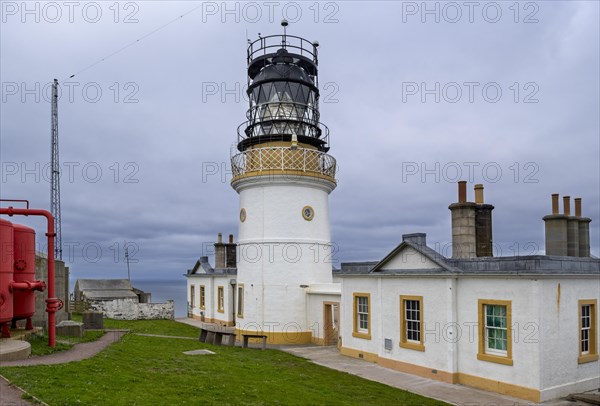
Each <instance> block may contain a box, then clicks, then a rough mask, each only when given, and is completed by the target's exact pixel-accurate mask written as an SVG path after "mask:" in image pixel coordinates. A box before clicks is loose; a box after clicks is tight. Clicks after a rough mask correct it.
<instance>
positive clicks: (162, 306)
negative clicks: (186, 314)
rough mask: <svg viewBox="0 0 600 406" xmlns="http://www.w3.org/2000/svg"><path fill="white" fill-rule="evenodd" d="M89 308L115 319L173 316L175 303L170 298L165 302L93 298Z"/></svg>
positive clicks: (172, 317)
mask: <svg viewBox="0 0 600 406" xmlns="http://www.w3.org/2000/svg"><path fill="white" fill-rule="evenodd" d="M89 309H90V310H94V311H98V312H102V313H103V314H104V317H107V318H109V319H117V320H152V319H174V318H175V304H174V302H173V301H172V300H167V302H166V303H139V302H138V300H137V299H113V300H95V301H90V302H89Z"/></svg>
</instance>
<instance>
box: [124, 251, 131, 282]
mask: <svg viewBox="0 0 600 406" xmlns="http://www.w3.org/2000/svg"><path fill="white" fill-rule="evenodd" d="M125 262H127V279H128V280H129V282H131V272H130V271H129V246H128V245H127V243H125Z"/></svg>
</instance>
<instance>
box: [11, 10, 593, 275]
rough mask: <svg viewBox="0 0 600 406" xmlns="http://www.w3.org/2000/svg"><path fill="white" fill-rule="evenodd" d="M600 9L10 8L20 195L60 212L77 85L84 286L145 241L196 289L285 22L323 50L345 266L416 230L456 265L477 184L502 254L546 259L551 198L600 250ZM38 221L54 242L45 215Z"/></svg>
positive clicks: (71, 189) (77, 242) (153, 264)
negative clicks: (451, 246) (56, 188)
mask: <svg viewBox="0 0 600 406" xmlns="http://www.w3.org/2000/svg"><path fill="white" fill-rule="evenodd" d="M598 4H599V3H598V2H594V1H580V2H578V1H565V2H560V1H537V2H519V3H516V2H513V1H510V2H485V1H484V2H473V3H472V5H469V6H466V5H464V3H463V2H458V3H452V2H450V3H447V2H433V1H432V2H427V3H426V5H425V6H424V3H422V2H393V1H383V2H377V1H369V2H361V1H352V2H339V1H338V2H320V3H317V2H277V1H275V2H250V3H241V2H237V3H236V2H231V3H227V4H225V3H222V2H204V3H201V2H193V1H181V2H166V1H165V2H163V1H141V2H140V1H135V2H120V3H115V2H85V1H84V2H73V4H72V5H70V3H68V2H67V3H65V2H53V3H44V2H28V3H22V2H13V1H3V2H2V3H1V7H2V25H1V42H0V45H1V81H2V104H1V120H0V130H1V144H0V146H1V151H0V158H1V161H2V179H1V184H0V187H1V195H2V198H19V199H23V198H24V199H29V200H30V201H31V204H32V206H33V207H36V208H46V209H49V200H50V193H49V182H48V174H47V165H48V161H49V157H50V105H49V94H50V93H49V92H50V88H49V83H50V82H51V80H52V79H53V78H57V79H58V80H59V81H60V82H61V91H62V94H61V99H60V104H59V122H60V124H59V127H60V159H61V162H62V164H63V166H62V182H61V188H62V216H63V222H62V227H63V244H65V246H64V247H63V258H64V259H65V260H66V262H67V263H68V264H69V265H70V267H71V271H72V275H73V276H74V277H76V278H84V277H85V278H100V277H123V276H126V274H127V271H126V266H125V264H124V263H123V245H124V244H125V242H128V243H129V244H130V247H131V248H130V253H131V257H132V259H133V260H134V261H136V262H134V263H133V264H132V265H131V267H132V274H133V276H134V278H154V279H177V278H181V274H182V273H184V272H185V271H186V269H188V268H190V267H192V266H193V263H194V262H195V260H196V259H197V258H198V257H200V256H201V255H209V254H210V253H211V252H212V246H211V244H212V242H214V240H215V238H216V234H217V233H218V232H223V233H224V234H229V233H234V234H237V222H238V197H237V194H236V193H235V191H233V189H231V187H230V186H229V181H230V180H231V173H230V164H229V156H230V149H231V147H232V145H233V143H234V142H235V141H236V129H237V126H238V125H239V124H240V123H241V122H243V121H244V120H245V118H244V117H245V116H244V114H245V110H246V109H247V100H246V99H245V97H246V96H245V94H244V88H245V85H246V74H245V68H246V61H245V57H246V45H247V38H250V39H256V38H257V37H258V34H259V33H262V35H268V34H278V33H280V32H281V27H280V25H279V22H280V20H281V19H282V18H287V19H288V20H289V21H290V26H289V27H288V33H290V34H294V35H300V36H303V37H305V38H307V39H309V40H314V39H316V40H318V41H319V42H320V44H321V46H320V48H319V52H320V54H319V67H320V86H321V104H320V107H321V119H322V121H323V122H324V123H326V124H327V125H328V126H329V128H330V130H331V144H332V149H331V151H330V153H331V154H332V155H333V156H335V157H336V159H337V160H338V165H339V174H338V187H337V189H336V190H335V191H334V192H333V193H332V194H331V199H330V212H331V227H332V238H333V241H334V243H335V244H336V246H337V247H338V251H337V253H336V256H335V259H336V260H337V261H342V262H345V261H356V260H377V259H380V258H382V257H383V256H385V255H386V254H387V252H389V251H390V250H391V249H392V248H393V247H395V246H396V245H397V244H398V243H399V242H400V241H401V236H402V234H403V233H412V232H426V233H427V235H428V243H429V245H430V246H432V247H433V248H435V249H437V250H438V251H442V252H443V253H445V254H449V250H448V248H447V244H448V242H449V241H450V236H451V234H450V232H451V230H450V212H449V210H448V205H449V204H450V203H452V202H454V201H456V198H457V196H456V181H457V180H459V179H463V180H467V181H469V198H470V199H473V191H472V190H473V189H472V187H473V184H474V183H483V184H484V185H485V187H486V189H485V193H486V201H487V202H489V203H491V204H494V205H495V207H496V208H495V210H494V242H495V244H496V254H497V255H516V254H520V255H526V254H532V253H543V250H544V239H543V221H542V217H543V216H544V215H546V214H549V212H550V195H551V194H552V193H560V194H561V196H562V195H570V196H572V197H582V198H583V207H584V214H585V215H587V216H589V217H591V218H592V219H593V221H592V223H591V229H592V235H591V241H592V252H593V254H595V255H598V254H599V249H598V244H599V240H600V238H599V237H600V236H599V230H600V229H599V227H598V225H599V223H600V196H599V195H600V191H599V189H600V179H599V172H600V168H599V154H600V145H599V142H600V141H599V138H600V137H599V115H598V111H599V110H600V106H599V82H598V80H599V79H598V78H599V39H598V38H599V27H598V24H599V23H598V21H599V6H598ZM73 74H75V76H74V77H72V78H71V77H70V76H71V75H73ZM561 205H562V204H561ZM15 220H16V219H13V221H15ZM19 221H20V222H22V223H25V224H29V225H31V226H33V227H35V228H36V230H38V233H39V234H38V236H39V237H38V239H39V240H40V241H42V240H41V236H43V232H44V227H45V224H44V222H43V221H42V220H39V219H19Z"/></svg>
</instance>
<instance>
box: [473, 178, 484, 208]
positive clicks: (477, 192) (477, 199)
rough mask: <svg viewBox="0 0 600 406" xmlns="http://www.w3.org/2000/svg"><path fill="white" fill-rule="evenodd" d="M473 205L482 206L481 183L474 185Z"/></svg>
mask: <svg viewBox="0 0 600 406" xmlns="http://www.w3.org/2000/svg"><path fill="white" fill-rule="evenodd" d="M475 203H477V204H483V185H482V184H481V183H479V184H477V185H475Z"/></svg>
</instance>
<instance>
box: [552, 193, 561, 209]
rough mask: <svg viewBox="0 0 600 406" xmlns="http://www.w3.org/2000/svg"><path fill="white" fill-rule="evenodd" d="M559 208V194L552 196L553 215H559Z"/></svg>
mask: <svg viewBox="0 0 600 406" xmlns="http://www.w3.org/2000/svg"><path fill="white" fill-rule="evenodd" d="M558 212H559V208H558V193H554V194H553V195H552V214H559V213H558Z"/></svg>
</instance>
